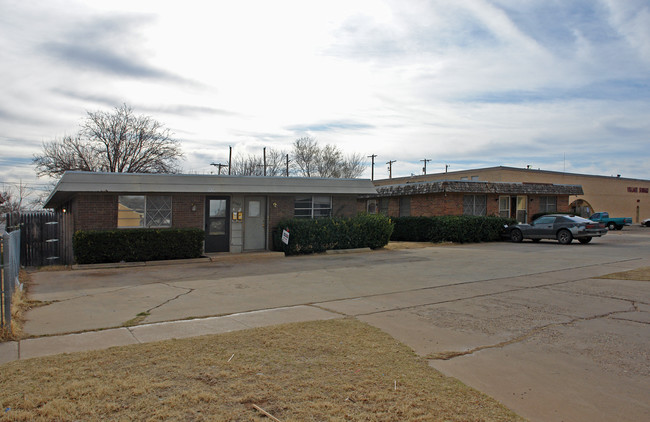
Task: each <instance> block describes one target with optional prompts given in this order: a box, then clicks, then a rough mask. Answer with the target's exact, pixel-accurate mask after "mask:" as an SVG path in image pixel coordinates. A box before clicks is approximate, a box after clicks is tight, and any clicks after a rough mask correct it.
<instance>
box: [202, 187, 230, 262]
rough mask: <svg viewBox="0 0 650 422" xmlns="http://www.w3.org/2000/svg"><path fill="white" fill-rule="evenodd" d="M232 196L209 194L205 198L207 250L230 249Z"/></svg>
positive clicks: (224, 250)
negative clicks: (229, 215)
mask: <svg viewBox="0 0 650 422" xmlns="http://www.w3.org/2000/svg"><path fill="white" fill-rule="evenodd" d="M229 209H230V198H228V197H227V196H208V197H206V198H205V251H206V252H229V251H230V224H229V223H230V220H229V218H228V210H229Z"/></svg>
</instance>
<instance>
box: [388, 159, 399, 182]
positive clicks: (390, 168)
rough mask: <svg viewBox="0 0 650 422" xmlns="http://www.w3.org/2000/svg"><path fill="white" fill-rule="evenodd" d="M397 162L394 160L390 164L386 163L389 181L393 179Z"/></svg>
mask: <svg viewBox="0 0 650 422" xmlns="http://www.w3.org/2000/svg"><path fill="white" fill-rule="evenodd" d="M396 162H397V160H392V161H389V162H387V163H386V164H388V178H389V179H392V178H393V163H396Z"/></svg>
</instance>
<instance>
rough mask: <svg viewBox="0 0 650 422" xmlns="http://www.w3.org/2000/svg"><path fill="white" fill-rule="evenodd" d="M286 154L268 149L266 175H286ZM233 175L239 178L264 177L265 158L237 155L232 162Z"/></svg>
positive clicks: (252, 155)
mask: <svg viewBox="0 0 650 422" xmlns="http://www.w3.org/2000/svg"><path fill="white" fill-rule="evenodd" d="M285 157H286V153H285V152H284V151H282V150H275V149H271V148H267V149H266V175H267V176H284V175H285V174H286V161H285ZM231 174H234V175H238V176H264V157H263V156H262V155H255V154H248V155H244V154H241V153H240V154H237V155H236V156H235V158H234V159H233V162H232V169H231Z"/></svg>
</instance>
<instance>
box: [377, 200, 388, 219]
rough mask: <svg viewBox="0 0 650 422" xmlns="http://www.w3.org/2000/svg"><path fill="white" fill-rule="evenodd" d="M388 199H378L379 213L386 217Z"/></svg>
mask: <svg viewBox="0 0 650 422" xmlns="http://www.w3.org/2000/svg"><path fill="white" fill-rule="evenodd" d="M388 200H389V199H388V198H379V213H380V214H383V215H386V216H387V215H388Z"/></svg>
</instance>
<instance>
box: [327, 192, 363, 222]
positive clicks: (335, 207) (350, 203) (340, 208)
mask: <svg viewBox="0 0 650 422" xmlns="http://www.w3.org/2000/svg"><path fill="white" fill-rule="evenodd" d="M364 211H365V210H364ZM355 215H357V197H356V196H334V197H332V216H334V217H354V216H355Z"/></svg>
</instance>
